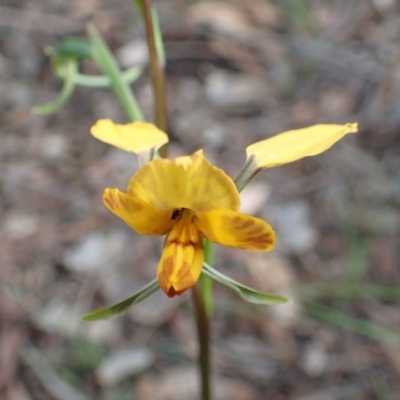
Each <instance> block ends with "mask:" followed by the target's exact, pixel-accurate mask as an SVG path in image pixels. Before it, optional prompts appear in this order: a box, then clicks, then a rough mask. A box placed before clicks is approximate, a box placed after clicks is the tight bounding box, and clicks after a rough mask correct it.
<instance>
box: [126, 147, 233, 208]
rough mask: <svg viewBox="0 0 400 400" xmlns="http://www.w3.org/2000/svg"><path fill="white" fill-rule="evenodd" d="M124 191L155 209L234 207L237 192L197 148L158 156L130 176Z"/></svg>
mask: <svg viewBox="0 0 400 400" xmlns="http://www.w3.org/2000/svg"><path fill="white" fill-rule="evenodd" d="M128 194H129V195H131V196H132V197H135V198H139V199H141V200H143V201H145V202H146V203H148V204H150V205H151V206H153V207H154V208H157V209H159V210H173V209H175V208H188V209H190V210H193V211H195V212H204V211H209V210H220V209H228V210H238V209H239V206H240V198H239V193H238V191H237V189H236V187H235V184H234V183H233V181H232V179H231V178H229V176H228V175H226V174H225V172H224V171H223V170H222V169H219V168H217V167H215V166H213V165H211V164H210V163H209V162H208V161H207V159H206V158H205V157H204V155H203V151H202V150H200V151H198V152H196V153H194V154H193V155H192V156H190V157H188V156H186V157H179V158H176V159H174V160H169V159H164V158H159V159H156V160H153V161H151V162H149V163H147V164H146V165H144V166H143V167H142V168H141V169H140V170H139V171H138V172H137V173H136V174H135V175H134V176H133V177H132V179H131V181H130V182H129V186H128Z"/></svg>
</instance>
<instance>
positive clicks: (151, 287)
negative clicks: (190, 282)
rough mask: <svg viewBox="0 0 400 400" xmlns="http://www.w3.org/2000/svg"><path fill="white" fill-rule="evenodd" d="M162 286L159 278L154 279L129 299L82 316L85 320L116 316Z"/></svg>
mask: <svg viewBox="0 0 400 400" xmlns="http://www.w3.org/2000/svg"><path fill="white" fill-rule="evenodd" d="M159 288H160V286H159V284H158V281H157V279H154V280H152V281H151V282H149V283H148V284H147V285H146V286H143V287H142V288H141V289H140V290H139V291H138V292H136V293H135V294H134V295H133V296H131V297H128V298H127V299H125V300H123V301H121V302H120V303H118V304H115V305H113V306H111V307H109V308H104V309H102V310H98V311H93V312H91V313H89V314H86V315H84V316H83V317H82V319H83V320H84V321H98V320H100V319H108V318H112V317H116V316H117V315H120V314H122V313H124V312H125V311H127V310H128V309H129V308H131V307H132V306H134V305H135V304H137V303H140V302H141V301H142V300H144V299H145V298H147V297H149V296H150V295H151V294H153V293H154V292H155V291H156V290H158V289H159Z"/></svg>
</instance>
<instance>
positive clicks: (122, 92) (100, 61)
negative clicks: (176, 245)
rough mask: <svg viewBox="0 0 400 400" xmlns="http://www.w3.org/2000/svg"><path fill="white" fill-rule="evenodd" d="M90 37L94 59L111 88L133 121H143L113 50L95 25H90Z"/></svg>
mask: <svg viewBox="0 0 400 400" xmlns="http://www.w3.org/2000/svg"><path fill="white" fill-rule="evenodd" d="M87 30H88V35H89V37H90V42H91V50H92V57H93V60H94V62H95V63H96V65H97V66H98V68H99V69H100V71H101V72H102V73H103V74H104V75H107V76H108V78H109V79H110V82H111V87H112V89H113V91H114V93H115V95H116V96H117V98H118V100H119V102H120V103H121V105H122V107H123V108H124V110H125V112H126V114H127V115H128V118H129V119H130V120H131V121H143V120H144V118H143V114H142V112H141V110H140V108H139V105H138V104H137V101H136V98H135V96H134V95H133V93H132V91H131V90H130V87H129V84H128V83H127V82H126V81H125V80H124V79H123V78H122V73H121V71H120V69H119V67H118V64H117V61H116V60H115V58H114V56H113V54H112V52H111V50H110V49H109V47H108V45H107V43H106V42H105V40H104V39H103V38H102V36H101V35H100V32H99V31H98V30H97V29H96V27H95V26H94V25H89V26H88V28H87Z"/></svg>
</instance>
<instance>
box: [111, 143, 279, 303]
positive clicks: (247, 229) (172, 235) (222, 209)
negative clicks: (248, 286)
mask: <svg viewBox="0 0 400 400" xmlns="http://www.w3.org/2000/svg"><path fill="white" fill-rule="evenodd" d="M103 199H104V203H105V204H106V205H107V207H108V208H109V209H110V210H111V211H112V212H113V213H114V214H115V215H117V216H118V217H120V218H121V219H123V220H124V221H125V222H126V223H127V224H128V225H129V226H130V227H132V228H133V229H134V230H136V231H137V232H138V233H141V234H147V235H153V236H160V235H166V238H165V242H164V248H163V252H162V255H161V260H160V262H159V264H158V270H157V278H158V281H159V284H160V287H161V289H162V290H163V291H164V293H165V294H166V295H167V296H168V297H174V296H175V295H179V294H181V293H183V292H184V291H185V290H187V289H189V288H190V287H192V286H193V285H194V284H195V283H196V281H197V280H198V278H199V276H200V273H201V270H202V267H203V261H204V249H203V238H206V239H208V240H210V241H212V242H215V243H219V244H222V245H225V246H231V247H237V248H240V249H247V250H256V251H268V250H271V249H272V248H273V246H274V244H275V233H274V231H273V230H272V228H271V227H270V226H269V225H268V224H267V223H266V222H265V221H263V220H262V219H259V218H255V217H252V216H250V215H246V214H243V213H240V212H239V211H238V210H239V207H240V197H239V192H238V190H237V189H236V186H235V184H234V182H233V181H232V179H231V178H229V177H228V176H227V175H226V174H225V172H224V171H223V170H221V169H219V168H217V167H215V166H213V165H211V164H210V163H209V161H208V160H207V159H206V158H205V157H204V155H203V151H202V150H199V151H197V152H196V153H194V154H193V155H191V156H185V157H178V158H176V159H165V158H163V159H155V160H153V161H151V162H149V163H147V164H145V165H144V166H143V167H142V168H140V169H139V170H138V171H137V172H136V174H134V175H133V177H132V178H131V180H130V182H129V184H128V188H127V193H123V192H121V191H119V190H118V189H110V188H107V189H106V190H105V192H104V196H103Z"/></svg>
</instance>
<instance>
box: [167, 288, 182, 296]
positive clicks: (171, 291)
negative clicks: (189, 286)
mask: <svg viewBox="0 0 400 400" xmlns="http://www.w3.org/2000/svg"><path fill="white" fill-rule="evenodd" d="M177 294H178V295H179V294H180V293H178V292H177V291H176V290H175V288H174V287H173V286H171V287H170V288H169V290H168V292H167V293H166V295H167V296H168V297H169V298H172V297H175V296H176V295H177Z"/></svg>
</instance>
